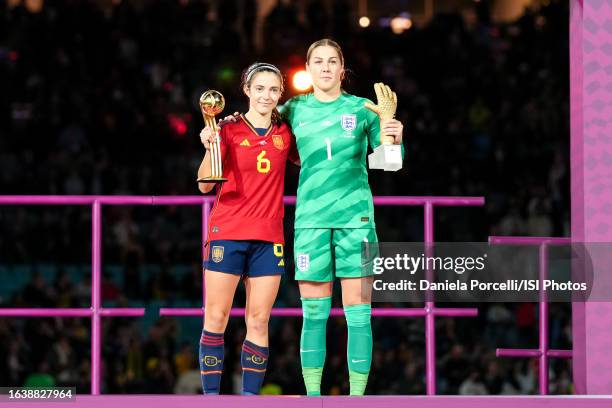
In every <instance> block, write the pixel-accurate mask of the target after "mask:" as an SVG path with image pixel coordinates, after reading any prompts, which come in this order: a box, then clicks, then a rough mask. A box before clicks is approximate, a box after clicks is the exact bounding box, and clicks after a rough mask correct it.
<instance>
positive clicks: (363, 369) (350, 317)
mask: <svg viewBox="0 0 612 408" xmlns="http://www.w3.org/2000/svg"><path fill="white" fill-rule="evenodd" d="M344 315H345V316H346V325H347V326H348V346H347V352H346V358H347V361H348V368H349V383H350V386H351V391H350V395H363V394H364V393H365V389H366V385H367V384H368V374H369V373H370V365H371V364H372V324H371V316H372V306H371V305H369V304H362V305H350V306H345V307H344Z"/></svg>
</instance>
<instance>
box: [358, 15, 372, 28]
mask: <svg viewBox="0 0 612 408" xmlns="http://www.w3.org/2000/svg"><path fill="white" fill-rule="evenodd" d="M359 26H360V27H362V28H366V27H369V26H370V19H369V18H368V17H366V16H363V17H361V18H360V19H359Z"/></svg>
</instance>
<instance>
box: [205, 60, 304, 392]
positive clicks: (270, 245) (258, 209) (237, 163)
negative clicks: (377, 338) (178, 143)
mask: <svg viewBox="0 0 612 408" xmlns="http://www.w3.org/2000/svg"><path fill="white" fill-rule="evenodd" d="M242 89H243V91H244V93H245V94H246V96H247V97H248V98H249V110H248V112H247V113H245V114H244V115H241V116H240V117H239V118H238V119H237V120H236V121H235V122H233V123H227V124H225V125H223V126H222V127H221V129H220V131H219V136H220V141H221V142H220V146H221V159H222V163H223V176H224V177H226V178H227V179H228V181H227V182H225V183H224V184H222V185H220V186H219V187H217V200H216V202H215V205H214V207H213V210H212V212H211V217H210V221H209V229H208V240H209V242H208V243H207V245H208V251H207V253H208V256H207V260H206V261H205V265H204V267H205V283H206V302H205V303H206V304H205V313H204V328H203V330H202V337H201V338H200V372H201V375H202V387H203V391H204V393H205V394H218V393H219V383H220V380H221V374H222V371H223V359H224V357H223V356H224V350H223V349H224V344H223V333H224V332H225V328H226V326H227V321H228V318H229V313H230V309H231V307H232V301H233V298H234V293H235V291H236V287H237V286H238V282H239V281H240V279H241V277H244V281H245V286H246V295H247V296H246V297H247V300H246V313H245V321H246V326H247V333H246V339H245V340H244V343H243V346H242V357H241V362H242V383H243V384H242V393H243V394H244V395H253V394H258V393H259V390H260V388H261V385H262V382H263V378H264V375H265V371H266V366H267V362H268V320H269V318H270V312H271V310H272V305H273V304H274V300H275V299H276V294H277V292H278V288H279V285H280V280H281V275H282V274H283V273H284V269H285V262H284V257H283V252H284V251H283V247H284V237H283V214H284V209H283V187H284V181H285V180H284V177H285V165H286V163H287V159H288V158H290V159H291V160H292V161H294V162H298V161H299V159H298V158H297V152H296V150H295V143H294V141H293V137H292V135H291V130H290V129H289V127H288V126H287V125H286V124H284V123H283V122H282V121H281V120H280V115H279V114H278V111H277V110H276V105H277V104H278V100H279V99H280V97H281V94H282V92H283V77H282V75H281V73H280V71H279V69H278V68H276V67H275V66H274V65H271V64H265V63H256V64H253V65H251V66H250V67H249V68H247V70H246V71H245V72H244V73H243V76H242ZM213 136H214V135H213V134H212V132H211V131H210V129H209V128H205V129H204V130H202V132H201V133H200V138H201V140H202V143H203V144H204V147H205V148H206V155H205V156H204V159H203V160H202V164H201V165H200V168H199V170H198V178H203V177H208V176H210V174H211V168H210V153H209V151H208V149H209V147H210V141H211V140H212V138H213ZM212 188H213V185H212V184H200V191H201V192H203V193H207V192H209V191H211V190H212Z"/></svg>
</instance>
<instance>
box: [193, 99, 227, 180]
mask: <svg viewBox="0 0 612 408" xmlns="http://www.w3.org/2000/svg"><path fill="white" fill-rule="evenodd" d="M224 107H225V98H223V95H222V94H221V92H219V91H215V90H214V89H211V90H209V91H206V92H204V93H203V94H202V96H200V109H201V110H202V115H203V116H204V124H205V125H206V126H208V127H209V128H211V129H212V131H213V132H214V133H215V136H214V139H213V140H212V141H211V142H210V149H209V150H210V159H211V160H210V163H211V172H210V177H204V178H200V179H198V183H223V182H225V181H227V179H226V178H224V177H223V164H222V162H221V145H220V139H219V127H218V126H217V122H216V121H215V115H218V114H219V113H221V112H222V111H223V108H224Z"/></svg>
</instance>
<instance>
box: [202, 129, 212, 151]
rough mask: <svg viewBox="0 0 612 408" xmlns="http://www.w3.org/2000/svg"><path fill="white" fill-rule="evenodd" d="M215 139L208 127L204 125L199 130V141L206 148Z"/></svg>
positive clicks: (208, 147)
mask: <svg viewBox="0 0 612 408" xmlns="http://www.w3.org/2000/svg"><path fill="white" fill-rule="evenodd" d="M214 140H215V132H213V130H212V129H211V128H210V127H209V126H206V127H205V128H204V129H202V131H201V132H200V141H201V142H202V144H203V145H204V148H205V149H206V150H208V149H210V144H211V143H212V142H213V141H214Z"/></svg>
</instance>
